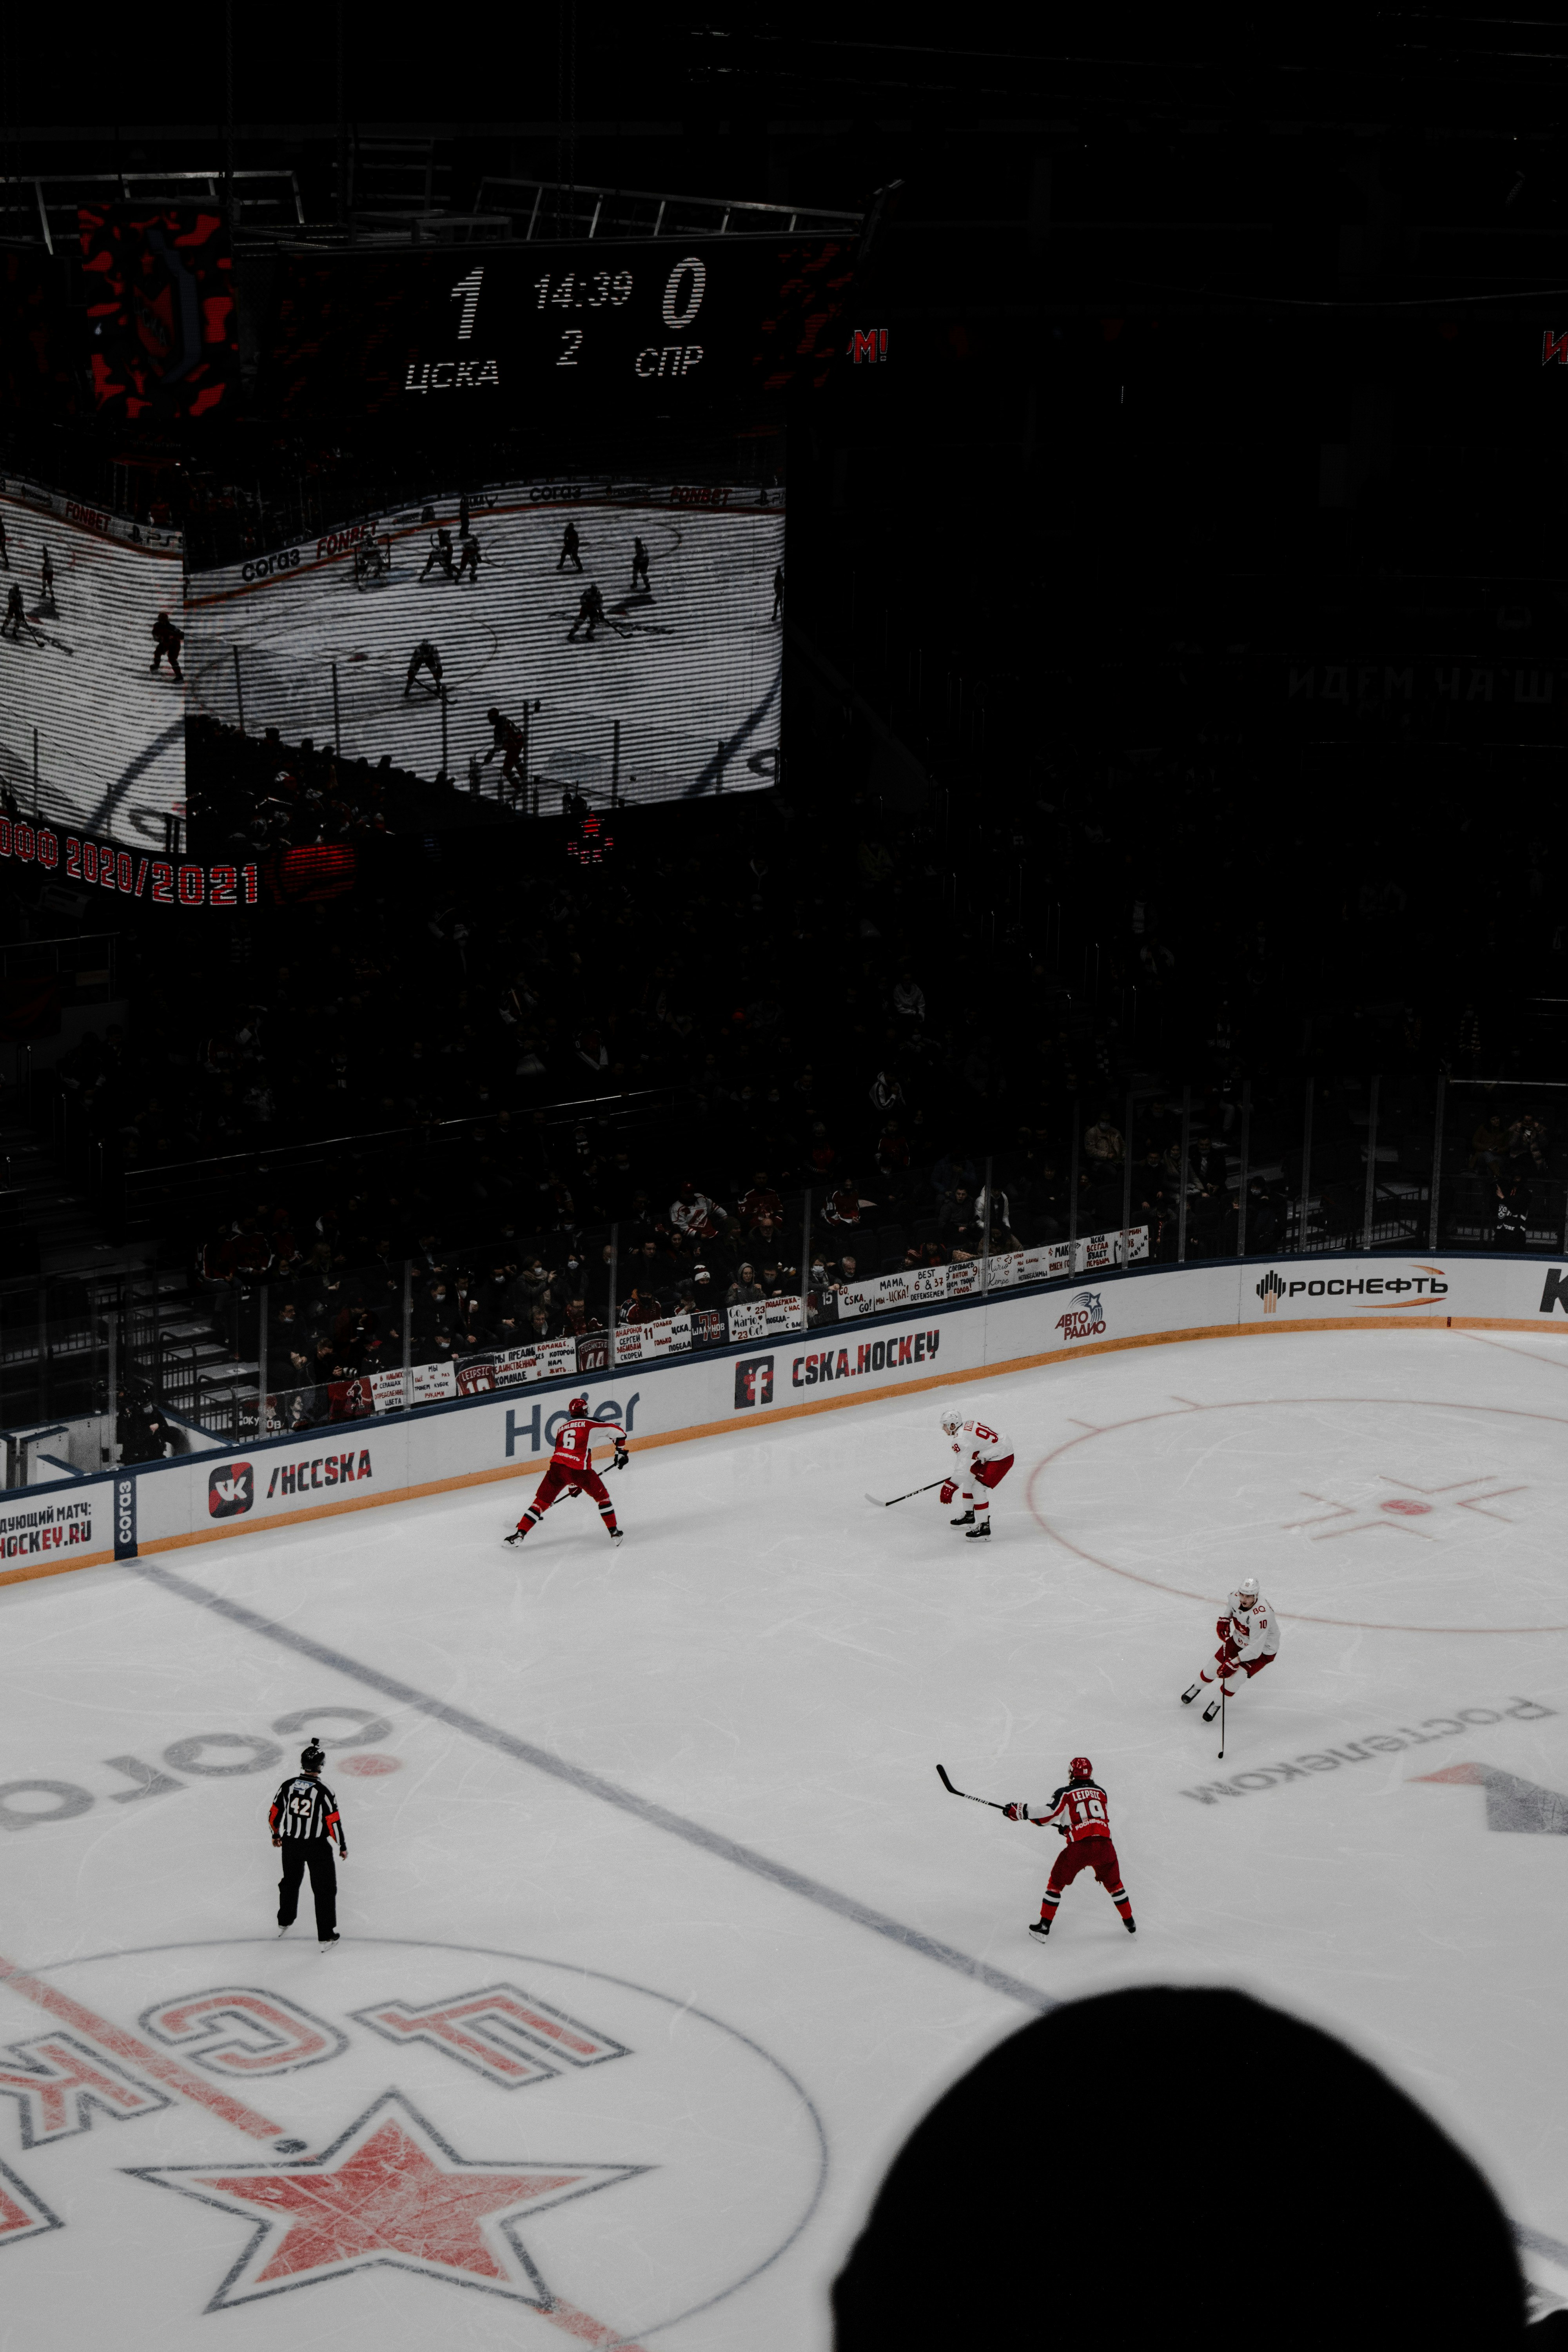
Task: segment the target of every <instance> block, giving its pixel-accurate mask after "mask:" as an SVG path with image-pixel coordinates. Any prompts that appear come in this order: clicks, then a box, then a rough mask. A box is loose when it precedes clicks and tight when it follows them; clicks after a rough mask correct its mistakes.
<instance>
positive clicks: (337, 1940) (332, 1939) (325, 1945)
mask: <svg viewBox="0 0 1568 2352" xmlns="http://www.w3.org/2000/svg"><path fill="white" fill-rule="evenodd" d="M341 1943H342V1937H341V1936H340V1935H339V1933H338V1931H337V1929H336V1928H335V1927H334V1928H333V1929H332V1932H331V1935H330V1936H323V1937H321V1950H322V1951H323V1952H330V1951H331V1948H332V1946H333V1945H334V1944H341Z"/></svg>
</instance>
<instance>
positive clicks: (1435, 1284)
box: [0, 1237, 1568, 1582]
mask: <svg viewBox="0 0 1568 2352" xmlns="http://www.w3.org/2000/svg"><path fill="white" fill-rule="evenodd" d="M1116 1238H1120V1237H1116ZM1083 1246H1084V1245H1083V1244H1079V1249H1081V1248H1082V1247H1083ZM896 1279H898V1280H902V1279H903V1277H901V1276H900V1277H897V1278H896ZM886 1295H887V1294H886V1293H881V1294H879V1296H883V1297H885V1296H886ZM868 1311H869V1313H871V1314H874V1315H875V1320H874V1323H872V1322H868V1320H867V1319H866V1318H867V1315H868ZM747 1313H748V1316H752V1317H756V1318H760V1319H759V1320H758V1322H757V1324H756V1325H755V1327H754V1328H753V1329H752V1331H750V1332H748V1333H746V1334H745V1335H744V1336H742V1337H741V1338H740V1339H738V1340H737V1339H735V1338H731V1340H730V1341H729V1343H728V1344H714V1340H715V1339H716V1337H717V1328H718V1326H719V1317H718V1315H717V1314H716V1313H715V1314H714V1315H713V1318H712V1324H713V1327H714V1328H713V1332H712V1336H711V1337H710V1338H709V1339H708V1343H707V1344H706V1345H705V1346H704V1348H703V1349H702V1351H701V1352H687V1353H680V1352H677V1350H678V1349H679V1344H680V1341H681V1339H686V1340H687V1343H688V1345H689V1333H688V1332H683V1331H682V1330H681V1329H680V1328H679V1326H680V1325H681V1324H682V1323H689V1321H690V1320H691V1319H692V1318H676V1321H675V1322H674V1323H672V1324H669V1325H665V1326H660V1325H658V1324H645V1325H642V1326H640V1327H638V1328H637V1331H636V1332H635V1333H634V1334H633V1335H632V1336H633V1338H634V1339H635V1342H636V1345H637V1349H638V1350H639V1352H638V1353H637V1356H636V1357H635V1358H633V1359H631V1360H628V1357H627V1355H626V1354H625V1353H622V1354H621V1355H620V1359H619V1360H618V1361H617V1363H616V1366H615V1367H614V1369H613V1370H612V1369H610V1368H609V1367H608V1365H607V1363H606V1362H605V1361H604V1360H601V1361H600V1362H599V1363H598V1365H597V1366H596V1368H595V1369H593V1370H588V1371H584V1369H583V1367H582V1363H581V1358H580V1355H578V1356H577V1358H576V1360H573V1358H572V1357H571V1356H569V1357H568V1358H567V1359H566V1360H565V1363H564V1367H563V1371H562V1372H561V1373H560V1374H559V1375H557V1376H555V1377H553V1378H552V1377H549V1376H543V1377H539V1376H536V1377H537V1378H538V1385H537V1386H536V1387H535V1388H534V1389H533V1391H532V1393H531V1395H530V1396H529V1397H528V1399H527V1401H526V1402H525V1401H524V1397H523V1395H521V1394H520V1393H519V1390H520V1387H521V1381H522V1380H524V1379H526V1378H527V1377H528V1375H527V1373H526V1372H520V1370H519V1369H517V1368H514V1366H513V1365H512V1364H511V1363H510V1362H508V1361H507V1360H504V1359H502V1358H495V1359H492V1360H490V1378H491V1379H492V1380H493V1381H494V1388H493V1390H492V1389H491V1388H489V1385H487V1386H485V1387H483V1388H476V1389H475V1391H474V1392H473V1393H471V1394H469V1395H468V1396H461V1397H452V1396H448V1397H447V1399H446V1400H445V1401H442V1402H437V1403H434V1404H431V1405H426V1406H424V1407H423V1408H419V1407H417V1406H416V1409H415V1410H414V1411H413V1412H395V1411H388V1410H383V1412H378V1413H376V1414H375V1415H374V1418H371V1419H365V1420H361V1421H359V1422H358V1423H357V1425H354V1426H342V1425H338V1426H328V1427H322V1428H312V1429H301V1430H297V1431H292V1432H289V1433H284V1434H282V1435H276V1436H268V1437H264V1438H261V1439H259V1440H258V1441H257V1442H256V1443H255V1444H251V1445H249V1446H247V1447H244V1448H239V1449H236V1450H234V1451H232V1452H229V1453H224V1454H212V1453H206V1454H200V1455H195V1456H187V1457H184V1458H182V1459H179V1460H175V1461H170V1462H163V1463H151V1464H145V1465H138V1466H137V1467H136V1468H135V1469H122V1470H121V1471H119V1472H117V1473H115V1474H114V1475H113V1476H111V1477H110V1476H106V1477H102V1478H94V1479H79V1480H71V1481H69V1482H61V1483H59V1484H57V1485H52V1486H37V1487H33V1488H29V1489H25V1490H21V1491H20V1492H17V1491H14V1492H13V1493H12V1494H11V1495H10V1496H6V1497H5V1498H4V1502H3V1503H0V1544H3V1545H4V1548H5V1559H4V1561H3V1562H0V1582H5V1581H17V1580H21V1579H23V1578H27V1577H31V1576H37V1575H50V1574H53V1573H55V1572H56V1571H57V1570H58V1569H60V1568H62V1567H70V1566H73V1565H80V1566H88V1565H89V1564H92V1563H94V1562H97V1561H101V1560H106V1559H114V1558H120V1559H127V1558H130V1557H132V1556H133V1555H134V1554H135V1553H136V1552H138V1551H142V1552H148V1551H161V1550H165V1549H170V1548H171V1547H174V1546H179V1545H184V1544H191V1543H200V1542H203V1541H206V1540H208V1539H210V1538H215V1537H222V1536H227V1535H238V1534H243V1533H245V1532H247V1530H248V1529H250V1528H257V1527H261V1526H266V1525H274V1524H288V1523H289V1522H291V1521H294V1520H298V1519H301V1518H314V1517H321V1516H322V1515H324V1514H326V1513H329V1512H337V1511H343V1510H358V1509H363V1508H365V1507H369V1506H373V1505H375V1504H379V1503H384V1502H392V1501H395V1500H399V1499H403V1498H406V1497H408V1496H416V1495H427V1494H437V1493H440V1492H443V1491H446V1490H449V1489H452V1488H456V1487H461V1486H478V1485H483V1484H485V1483H487V1482H489V1481H491V1480H498V1481H499V1480H506V1479H511V1478H516V1477H519V1476H521V1475H527V1474H529V1473H530V1472H532V1471H535V1470H537V1469H538V1468H539V1467H540V1466H541V1465H542V1463H543V1462H544V1461H545V1460H546V1459H547V1458H548V1456H549V1454H550V1451H551V1449H552V1446H553V1444H554V1442H555V1437H556V1433H557V1432H558V1431H559V1429H560V1428H561V1425H562V1423H563V1421H564V1419H565V1417H566V1416H565V1406H566V1402H567V1399H568V1397H569V1396H571V1395H572V1394H573V1393H574V1391H577V1390H578V1389H582V1390H584V1391H585V1392H586V1394H587V1396H588V1400H589V1407H590V1410H591V1411H592V1412H594V1413H595V1415H596V1416H598V1417H599V1418H600V1419H602V1420H604V1421H605V1422H620V1423H623V1424H624V1426H625V1427H626V1430H627V1431H628V1433H630V1436H631V1439H632V1444H633V1449H634V1452H635V1451H636V1449H637V1447H638V1446H639V1445H647V1444H650V1443H651V1444H672V1443H675V1442H678V1441H679V1440H680V1439H683V1438H688V1437H697V1436H713V1435H719V1434H722V1433H724V1432H726V1431H729V1430H734V1429H739V1428H744V1427H748V1426H749V1427H755V1426H756V1425H757V1424H758V1423H760V1422H763V1421H775V1420H782V1419H785V1418H788V1417H790V1416H792V1415H794V1414H795V1413H800V1412H825V1411H831V1410H834V1409H835V1408H837V1407H839V1406H843V1405H850V1404H854V1403H858V1402H861V1401H862V1400H863V1399H868V1398H874V1397H885V1396H889V1395H891V1394H893V1393H896V1392H897V1391H900V1389H910V1390H916V1389H932V1388H938V1387H945V1386H947V1385H948V1384H950V1383H961V1382H963V1381H968V1380H975V1379H980V1378H983V1377H984V1376H986V1375H987V1374H992V1373H995V1372H998V1371H1012V1370H1026V1369H1028V1368H1029V1367H1031V1366H1036V1365H1043V1364H1048V1363H1050V1362H1051V1361H1052V1360H1053V1359H1056V1358H1064V1359H1065V1358H1071V1357H1074V1356H1077V1355H1079V1354H1084V1353H1091V1352H1098V1351H1100V1350H1101V1349H1110V1348H1120V1347H1127V1346H1137V1345H1146V1344H1148V1343H1149V1342H1150V1341H1152V1340H1154V1341H1157V1340H1160V1339H1167V1340H1177V1339H1206V1338H1226V1337H1234V1336H1237V1335H1240V1334H1253V1335H1258V1336H1266V1335H1268V1334H1269V1333H1279V1332H1283V1331H1285V1330H1287V1329H1290V1328H1301V1329H1303V1330H1310V1329H1311V1328H1318V1329H1334V1330H1346V1329H1365V1330H1393V1329H1398V1328H1401V1327H1402V1326H1404V1325H1408V1324H1415V1325H1416V1326H1419V1327H1421V1328H1433V1327H1436V1328H1456V1329H1464V1328H1508V1329H1513V1330H1542V1329H1549V1328H1561V1329H1564V1330H1568V1265H1563V1264H1557V1265H1552V1264H1543V1263H1542V1262H1541V1261H1539V1260H1530V1259H1519V1258H1484V1257H1479V1256H1477V1257H1468V1256H1467V1257H1463V1258H1458V1259H1453V1260H1449V1261H1446V1262H1438V1261H1436V1260H1427V1259H1414V1258H1413V1259H1409V1260H1405V1259H1400V1258H1390V1257H1366V1258H1361V1257H1320V1258H1281V1259H1279V1261H1278V1262H1274V1263H1270V1262H1268V1261H1266V1260H1260V1259H1252V1260H1251V1261H1249V1262H1248V1263H1247V1264H1246V1265H1237V1263H1236V1262H1235V1261H1234V1260H1230V1261H1224V1262H1220V1263H1213V1262H1209V1263H1205V1264H1199V1265H1191V1266H1184V1267H1177V1266H1150V1267H1148V1268H1147V1269H1146V1270H1142V1271H1140V1270H1136V1269H1129V1270H1126V1271H1119V1270H1116V1269H1111V1270H1110V1271H1108V1272H1107V1273H1105V1274H1104V1275H1101V1276H1096V1277H1095V1278H1094V1279H1093V1280H1091V1281H1085V1280H1083V1279H1082V1278H1081V1272H1079V1273H1075V1274H1073V1275H1071V1276H1068V1279H1067V1280H1066V1281H1058V1283H1057V1284H1056V1285H1055V1286H1053V1287H1050V1288H1046V1289H1035V1290H1031V1291H1028V1292H1026V1293H1020V1292H1018V1291H1016V1290H1015V1291H1012V1292H1010V1293H1009V1292H1003V1293H1001V1294H1000V1295H998V1293H997V1292H996V1291H994V1290H993V1291H992V1293H991V1294H990V1296H989V1297H979V1296H971V1297H958V1298H954V1297H952V1296H951V1293H950V1294H949V1295H948V1296H947V1297H942V1298H938V1299H934V1300H923V1299H910V1300H907V1301H903V1302H898V1303H896V1304H895V1306H894V1307H893V1309H892V1311H891V1312H889V1311H887V1310H886V1309H884V1310H883V1311H882V1312H880V1313H876V1311H875V1310H874V1309H872V1310H866V1309H862V1310H861V1311H860V1314H859V1315H858V1317H856V1318H854V1319H853V1320H850V1321H849V1327H848V1328H846V1321H845V1320H841V1321H839V1322H838V1323H837V1324H827V1325H821V1326H815V1327H814V1328H812V1329H810V1330H809V1331H802V1330H801V1329H799V1328H798V1314H796V1315H795V1317H794V1318H793V1321H794V1323H795V1328H789V1322H788V1320H786V1318H783V1317H777V1318H775V1319H772V1320H771V1319H770V1318H773V1316H774V1310H772V1309H763V1308H751V1309H748V1310H747ZM780 1323H783V1324H784V1328H779V1325H780ZM857 1324H858V1328H856V1326H857ZM729 1328H730V1329H731V1332H732V1333H733V1332H734V1330H735V1326H734V1325H733V1324H732V1323H731V1325H730V1327H729ZM626 1337H627V1334H626V1332H624V1331H623V1332H621V1333H619V1334H617V1341H618V1342H619V1341H624V1340H625V1339H626ZM528 1352H532V1353H535V1354H537V1353H540V1352H542V1351H537V1350H536V1351H528ZM604 1354H605V1357H607V1354H608V1350H607V1348H606V1349H605V1350H604ZM442 1369H447V1370H449V1369H450V1368H449V1367H446V1368H442ZM387 1377H388V1378H389V1379H393V1380H398V1381H400V1379H401V1375H398V1374H393V1375H389V1376H387ZM605 1452H606V1453H607V1452H608V1444H607V1443H606V1446H605ZM497 1507H498V1513H499V1512H500V1511H502V1510H504V1511H505V1512H507V1513H508V1514H510V1515H515V1499H514V1497H513V1496H510V1495H509V1496H506V1497H505V1499H504V1501H503V1500H502V1499H501V1498H500V1497H499V1496H498V1498H497Z"/></svg>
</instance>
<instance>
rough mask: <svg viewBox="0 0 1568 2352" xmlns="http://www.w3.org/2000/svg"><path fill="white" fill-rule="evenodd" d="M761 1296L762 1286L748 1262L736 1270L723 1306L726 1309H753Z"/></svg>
mask: <svg viewBox="0 0 1568 2352" xmlns="http://www.w3.org/2000/svg"><path fill="white" fill-rule="evenodd" d="M762 1295H763V1292H762V1285H761V1284H760V1283H759V1282H758V1280H757V1278H756V1276H755V1274H754V1272H753V1271H752V1265H751V1263H750V1261H749V1260H748V1261H747V1262H746V1263H745V1264H744V1265H741V1266H740V1267H738V1268H737V1270H736V1274H735V1279H734V1281H733V1282H732V1283H731V1285H730V1288H729V1291H728V1293H727V1294H726V1297H725V1300H724V1304H725V1306H726V1307H754V1306H755V1305H756V1303H757V1301H758V1300H759V1299H760V1298H761V1297H762Z"/></svg>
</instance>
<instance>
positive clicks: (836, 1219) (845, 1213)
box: [822, 1176, 877, 1225]
mask: <svg viewBox="0 0 1568 2352" xmlns="http://www.w3.org/2000/svg"><path fill="white" fill-rule="evenodd" d="M876 1205H877V1203H876V1202H875V1201H871V1200H868V1199H866V1198H865V1197H864V1196H863V1195H862V1193H861V1191H860V1187H859V1185H858V1184H857V1182H856V1181H855V1179H854V1178H853V1176H843V1177H840V1179H839V1181H838V1182H837V1184H836V1185H835V1186H834V1188H833V1190H832V1191H831V1192H829V1193H828V1195H827V1199H826V1202H825V1203H824V1206H823V1211H822V1216H823V1222H824V1223H825V1224H829V1225H858V1223H859V1222H860V1213H861V1211H862V1210H863V1209H874V1208H875V1207H876Z"/></svg>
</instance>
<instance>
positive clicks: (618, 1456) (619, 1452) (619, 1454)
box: [610, 1444, 632, 1470]
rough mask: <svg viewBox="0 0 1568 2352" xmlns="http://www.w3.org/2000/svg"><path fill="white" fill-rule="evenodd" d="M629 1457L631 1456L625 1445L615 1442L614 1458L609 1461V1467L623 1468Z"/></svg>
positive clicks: (613, 1468) (614, 1468)
mask: <svg viewBox="0 0 1568 2352" xmlns="http://www.w3.org/2000/svg"><path fill="white" fill-rule="evenodd" d="M631 1458H632V1457H631V1455H630V1454H628V1453H627V1452H626V1447H625V1446H624V1445H620V1444H617V1445H616V1452H615V1459H614V1460H613V1461H612V1462H611V1464H610V1467H611V1469H612V1470H624V1469H625V1468H626V1464H627V1463H628V1462H629V1461H630V1460H631Z"/></svg>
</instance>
